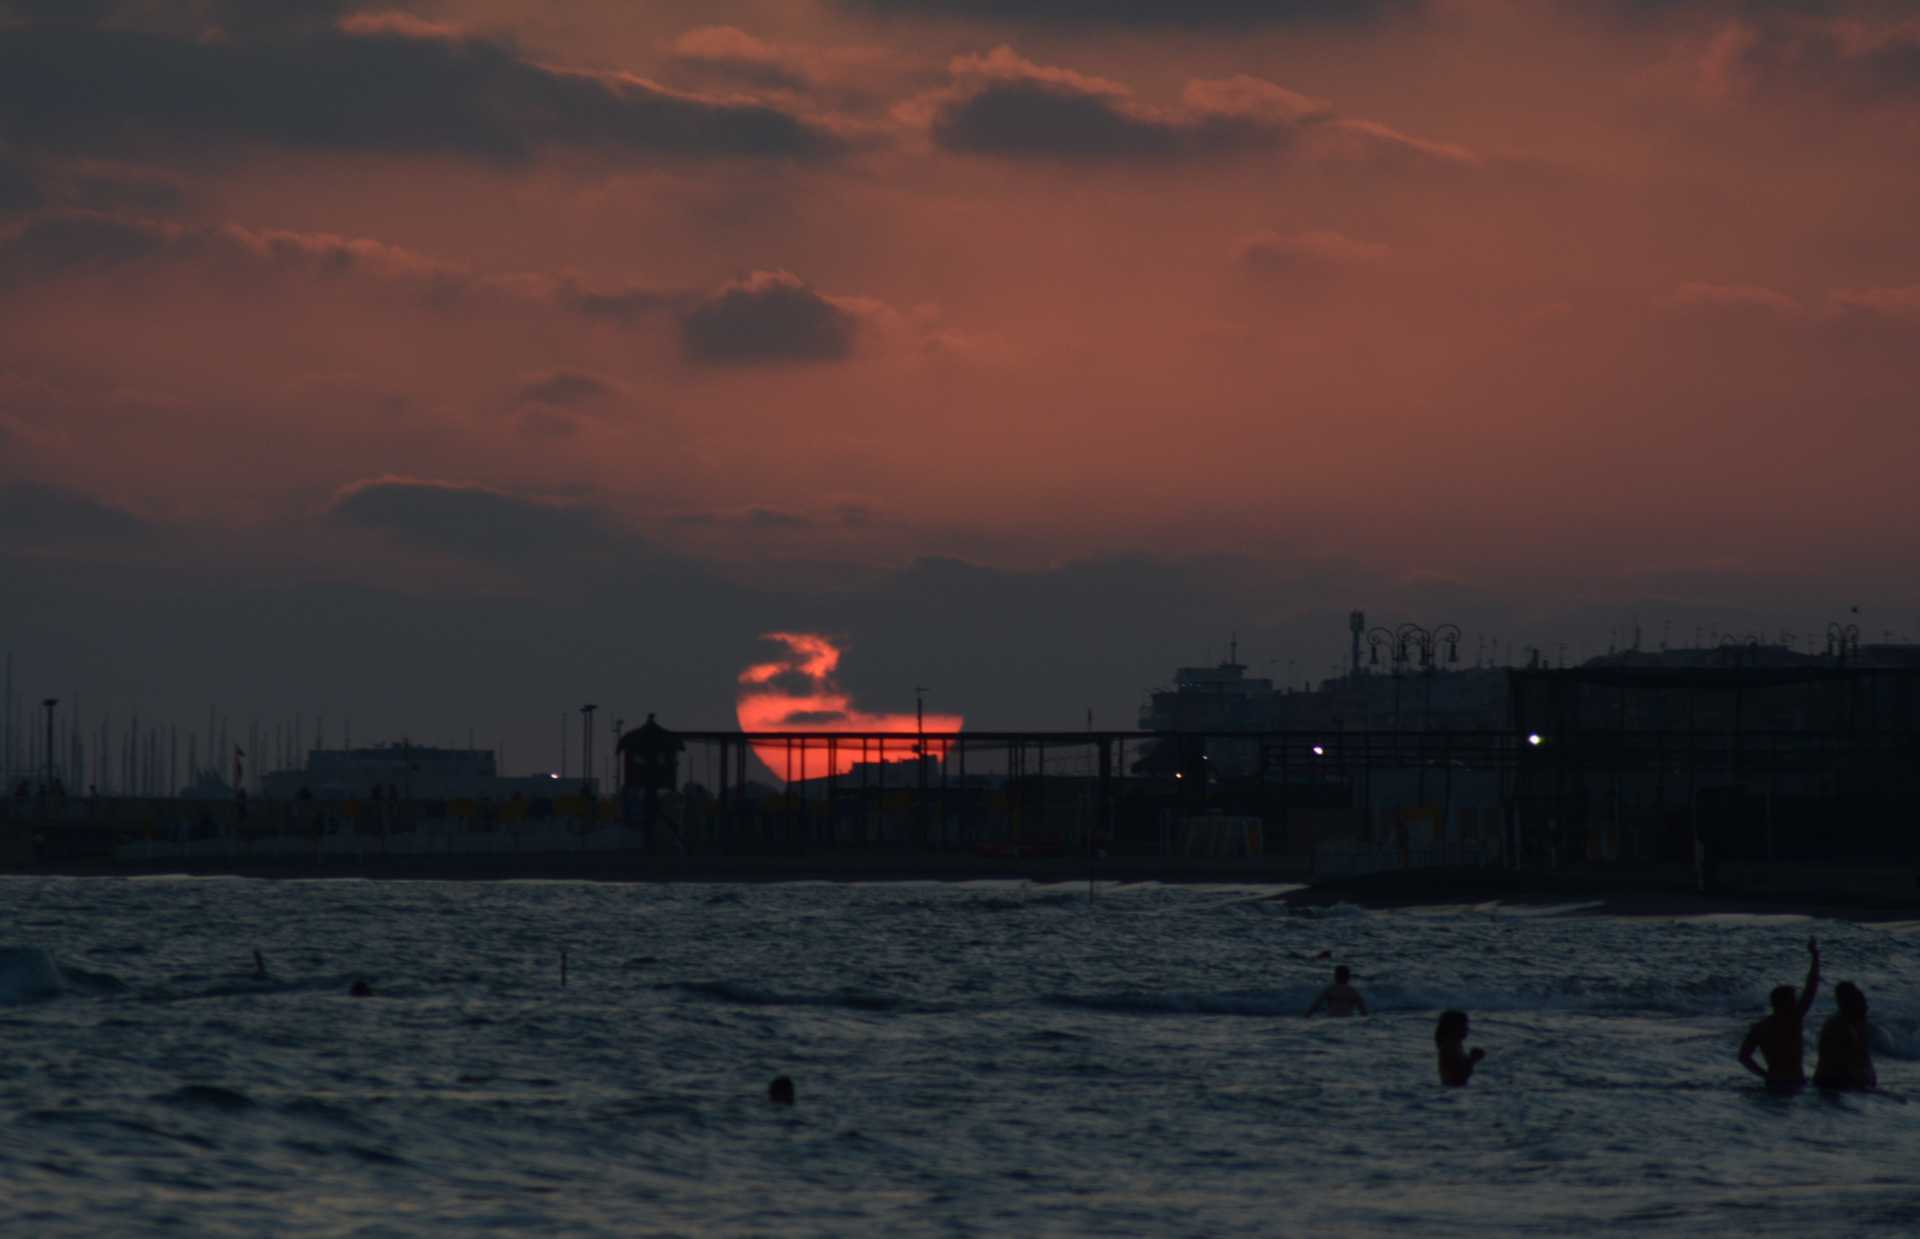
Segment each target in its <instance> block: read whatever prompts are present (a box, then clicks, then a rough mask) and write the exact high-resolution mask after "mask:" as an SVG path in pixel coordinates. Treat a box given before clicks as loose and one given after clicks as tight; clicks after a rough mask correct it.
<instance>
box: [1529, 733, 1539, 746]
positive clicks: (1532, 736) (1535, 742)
mask: <svg viewBox="0 0 1920 1239" xmlns="http://www.w3.org/2000/svg"><path fill="white" fill-rule="evenodd" d="M1527 743H1528V744H1531V745H1532V746H1533V747H1534V748H1536V749H1537V748H1539V747H1540V733H1539V732H1537V731H1536V732H1531V733H1529V734H1528V736H1527Z"/></svg>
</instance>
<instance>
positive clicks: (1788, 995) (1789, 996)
mask: <svg viewBox="0 0 1920 1239" xmlns="http://www.w3.org/2000/svg"><path fill="white" fill-rule="evenodd" d="M1767 1001H1768V1002H1771V1003H1772V1004H1773V1009H1774V1011H1775V1012H1777V1013H1779V1014H1781V1015H1792V1014H1793V1010H1794V1007H1795V1006H1797V1005H1798V1004H1799V1002H1800V995H1799V993H1798V992H1797V991H1796V990H1795V989H1794V988H1793V986H1791V985H1776V986H1774V987H1773V992H1772V993H1771V994H1768V995H1767Z"/></svg>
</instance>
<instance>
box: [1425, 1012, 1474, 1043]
mask: <svg viewBox="0 0 1920 1239" xmlns="http://www.w3.org/2000/svg"><path fill="white" fill-rule="evenodd" d="M1466 1039H1467V1013H1466V1012H1465V1011H1442V1012H1441V1013H1440V1022H1439V1023H1437V1024H1435V1025H1434V1026H1433V1041H1434V1044H1435V1045H1439V1044H1441V1043H1443V1042H1447V1041H1465V1040H1466Z"/></svg>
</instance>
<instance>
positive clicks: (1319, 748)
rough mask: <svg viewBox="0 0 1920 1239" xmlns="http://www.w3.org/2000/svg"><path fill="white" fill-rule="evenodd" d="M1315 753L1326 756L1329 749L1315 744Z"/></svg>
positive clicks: (1315, 754)
mask: <svg viewBox="0 0 1920 1239" xmlns="http://www.w3.org/2000/svg"><path fill="white" fill-rule="evenodd" d="M1313 755H1314V756H1315V757H1325V756H1326V755H1327V750H1326V749H1325V748H1324V747H1323V746H1321V745H1318V744H1316V745H1314V746H1313Z"/></svg>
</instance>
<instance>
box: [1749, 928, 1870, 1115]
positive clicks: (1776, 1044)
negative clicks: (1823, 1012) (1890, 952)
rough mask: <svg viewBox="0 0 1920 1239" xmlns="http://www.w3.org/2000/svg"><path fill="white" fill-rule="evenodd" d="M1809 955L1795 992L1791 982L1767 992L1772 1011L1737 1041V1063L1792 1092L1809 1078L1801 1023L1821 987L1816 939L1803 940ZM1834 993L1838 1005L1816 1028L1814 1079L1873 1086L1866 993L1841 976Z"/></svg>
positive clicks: (1829, 1084)
mask: <svg viewBox="0 0 1920 1239" xmlns="http://www.w3.org/2000/svg"><path fill="white" fill-rule="evenodd" d="M1807 955H1808V957H1809V960H1810V962H1809V963H1808V966H1807V980H1806V984H1805V985H1804V986H1802V987H1801V990H1800V992H1799V994H1797V995H1796V994H1795V993H1794V992H1793V986H1791V985H1778V986H1775V987H1774V989H1773V992H1772V993H1771V994H1770V995H1769V996H1768V999H1769V1001H1770V1003H1771V1005H1772V1007H1773V1010H1772V1011H1771V1012H1769V1013H1768V1014H1767V1015H1766V1016H1764V1017H1763V1018H1761V1019H1760V1020H1758V1021H1757V1022H1756V1023H1755V1024H1754V1025H1753V1027H1752V1028H1749V1029H1748V1030H1747V1036H1746V1039H1745V1040H1744V1041H1742V1042H1741V1043H1740V1065H1741V1066H1742V1067H1745V1068H1746V1069H1747V1070H1748V1071H1751V1072H1752V1073H1753V1074H1754V1075H1756V1076H1759V1077H1760V1078H1761V1079H1762V1080H1764V1081H1766V1084H1767V1087H1768V1088H1770V1089H1778V1090H1782V1091H1792V1090H1794V1089H1797V1088H1799V1087H1800V1086H1802V1085H1804V1084H1805V1083H1806V1082H1807V1074H1806V1069H1805V1067H1804V1066H1803V1060H1804V1057H1805V1051H1804V1047H1803V1044H1802V1041H1803V1035H1802V1026H1803V1024H1804V1023H1805V1021H1806V1018H1807V1013H1808V1012H1810V1011H1812V1010H1813V999H1814V996H1815V994H1816V993H1817V992H1818V991H1819V989H1820V943H1819V942H1818V941H1816V940H1815V939H1813V938H1809V939H1807ZM1833 998H1834V1002H1835V1003H1836V1004H1838V1006H1839V1008H1840V1009H1839V1010H1838V1011H1837V1012H1835V1013H1834V1014H1833V1015H1831V1016H1829V1017H1828V1019H1827V1022H1826V1024H1825V1025H1824V1026H1823V1027H1822V1028H1821V1030H1820V1042H1819V1057H1818V1059H1817V1060H1815V1064H1814V1069H1813V1082H1814V1084H1815V1085H1816V1086H1817V1087H1819V1088H1824V1089H1843V1090H1865V1089H1871V1088H1875V1087H1877V1086H1878V1084H1879V1076H1878V1073H1876V1072H1875V1071H1874V1067H1873V1051H1872V1049H1871V1046H1870V1043H1869V1038H1870V1036H1871V1033H1870V1030H1869V1026H1868V1024H1867V996H1866V995H1865V994H1864V993H1862V992H1861V991H1860V987H1859V986H1857V985H1855V984H1854V983H1853V982H1851V981H1842V982H1841V983H1840V984H1839V985H1836V986H1835V987H1834V990H1833ZM1756 1053H1758V1054H1759V1056H1760V1057H1761V1058H1762V1059H1763V1060H1765V1063H1766V1065H1765V1067H1762V1066H1761V1065H1760V1064H1759V1063H1756V1062H1755V1061H1754V1055H1755V1054H1756Z"/></svg>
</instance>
